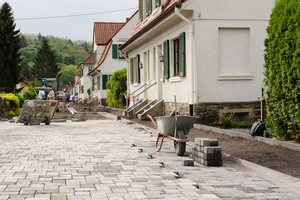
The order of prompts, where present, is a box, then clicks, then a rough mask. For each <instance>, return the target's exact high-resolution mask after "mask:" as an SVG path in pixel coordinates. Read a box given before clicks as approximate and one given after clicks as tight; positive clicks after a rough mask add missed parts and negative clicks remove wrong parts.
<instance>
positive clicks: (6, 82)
mask: <svg viewBox="0 0 300 200" xmlns="http://www.w3.org/2000/svg"><path fill="white" fill-rule="evenodd" d="M15 28H16V24H15V22H14V18H13V14H12V9H11V7H10V5H9V4H8V3H7V2H5V3H4V4H2V7H1V8H0V72H1V73H0V91H4V92H12V91H13V90H14V87H15V85H16V84H18V82H19V75H20V71H21V61H22V59H21V57H20V56H21V55H20V53H19V50H20V49H21V45H20V30H15Z"/></svg>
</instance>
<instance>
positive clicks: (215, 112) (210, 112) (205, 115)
mask: <svg viewBox="0 0 300 200" xmlns="http://www.w3.org/2000/svg"><path fill="white" fill-rule="evenodd" d="M260 107H261V104H260V101H257V102H234V103H201V104H196V105H194V115H195V116H199V117H200V123H204V124H206V123H211V122H217V121H219V119H220V116H219V114H220V110H228V113H230V112H231V111H234V112H232V113H235V112H238V110H239V109H240V110H241V112H243V110H245V109H251V110H252V112H253V113H252V114H251V116H252V119H251V118H250V119H248V120H249V121H253V120H256V119H259V118H260V109H261V108H260Z"/></svg>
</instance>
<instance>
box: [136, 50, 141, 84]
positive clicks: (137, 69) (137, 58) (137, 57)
mask: <svg viewBox="0 0 300 200" xmlns="http://www.w3.org/2000/svg"><path fill="white" fill-rule="evenodd" d="M139 63H140V54H138V55H136V65H135V66H136V76H137V77H136V82H137V83H140V82H141V77H140V76H141V75H140V71H141V70H140V68H139Z"/></svg>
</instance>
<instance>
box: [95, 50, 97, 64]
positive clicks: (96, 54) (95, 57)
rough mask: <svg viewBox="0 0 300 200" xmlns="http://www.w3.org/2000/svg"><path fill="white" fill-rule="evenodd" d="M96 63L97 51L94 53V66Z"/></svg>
mask: <svg viewBox="0 0 300 200" xmlns="http://www.w3.org/2000/svg"><path fill="white" fill-rule="evenodd" d="M96 63H97V50H96V51H94V64H96Z"/></svg>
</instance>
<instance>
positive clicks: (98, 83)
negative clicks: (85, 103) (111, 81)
mask: <svg viewBox="0 0 300 200" xmlns="http://www.w3.org/2000/svg"><path fill="white" fill-rule="evenodd" d="M97 89H98V90H101V88H100V76H98V77H97Z"/></svg>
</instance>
